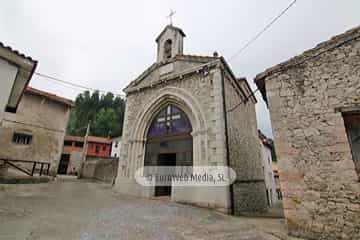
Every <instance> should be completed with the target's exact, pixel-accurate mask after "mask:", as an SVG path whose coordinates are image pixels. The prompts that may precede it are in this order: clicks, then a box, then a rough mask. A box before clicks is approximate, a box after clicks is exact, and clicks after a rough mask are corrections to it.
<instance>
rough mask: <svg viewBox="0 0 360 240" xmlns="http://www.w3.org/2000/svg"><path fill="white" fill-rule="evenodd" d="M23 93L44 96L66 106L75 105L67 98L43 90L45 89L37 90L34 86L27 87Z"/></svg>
mask: <svg viewBox="0 0 360 240" xmlns="http://www.w3.org/2000/svg"><path fill="white" fill-rule="evenodd" d="M25 93H29V94H33V95H38V96H42V97H46V98H47V99H50V100H52V101H55V102H58V103H61V104H64V105H65V106H68V107H74V106H75V105H74V102H73V101H71V100H69V99H66V98H63V97H59V96H57V95H55V94H52V93H49V92H45V91H42V90H39V89H35V88H32V87H27V88H26V91H25Z"/></svg>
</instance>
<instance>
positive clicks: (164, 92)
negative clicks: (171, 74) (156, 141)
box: [131, 87, 207, 140]
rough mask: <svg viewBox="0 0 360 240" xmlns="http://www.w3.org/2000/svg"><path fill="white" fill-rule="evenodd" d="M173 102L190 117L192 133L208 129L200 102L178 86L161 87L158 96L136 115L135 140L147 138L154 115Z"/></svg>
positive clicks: (133, 137)
mask: <svg viewBox="0 0 360 240" xmlns="http://www.w3.org/2000/svg"><path fill="white" fill-rule="evenodd" d="M168 104H172V105H174V106H176V107H178V108H180V109H181V110H182V111H183V112H184V113H185V114H186V115H187V117H188V118H189V121H190V123H191V125H192V128H193V132H192V134H197V133H199V132H202V131H204V130H206V129H207V128H206V126H205V121H204V119H205V117H204V114H203V112H202V110H201V107H200V104H199V103H198V102H197V100H196V99H195V98H194V97H192V96H191V94H190V93H189V92H187V91H186V90H184V89H181V88H176V87H166V88H164V89H161V90H160V91H159V93H158V94H157V97H156V98H155V99H153V100H152V101H150V102H149V103H148V104H146V105H145V106H144V107H143V108H142V109H141V110H140V111H139V114H138V115H137V117H136V119H137V120H136V123H135V125H134V128H133V129H134V131H133V134H132V135H131V136H132V139H133V140H146V133H147V132H148V128H149V127H150V124H151V122H152V120H153V119H154V117H155V116H156V115H157V114H158V113H159V111H160V110H161V109H163V108H164V107H165V106H166V105H168Z"/></svg>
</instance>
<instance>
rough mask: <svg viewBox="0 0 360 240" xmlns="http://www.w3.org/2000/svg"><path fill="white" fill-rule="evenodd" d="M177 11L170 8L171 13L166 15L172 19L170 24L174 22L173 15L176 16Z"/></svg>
mask: <svg viewBox="0 0 360 240" xmlns="http://www.w3.org/2000/svg"><path fill="white" fill-rule="evenodd" d="M175 13H176V11H173V10H171V9H170V14H169V15H167V16H166V17H167V18H169V20H170V25H172V24H173V21H172V17H173V16H174V14H175Z"/></svg>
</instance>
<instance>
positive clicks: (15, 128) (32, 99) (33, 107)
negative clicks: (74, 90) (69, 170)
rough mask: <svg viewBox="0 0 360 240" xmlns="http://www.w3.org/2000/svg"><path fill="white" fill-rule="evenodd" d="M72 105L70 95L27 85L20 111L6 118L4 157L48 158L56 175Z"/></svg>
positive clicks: (0, 146)
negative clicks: (61, 94)
mask: <svg viewBox="0 0 360 240" xmlns="http://www.w3.org/2000/svg"><path fill="white" fill-rule="evenodd" d="M72 107H73V102H72V101H70V100H68V99H65V98H62V97H59V96H56V95H54V94H51V93H48V92H44V91H41V90H38V89H34V88H31V87H27V88H26V90H25V92H24V95H23V97H22V99H21V101H20V103H19V106H18V108H17V111H16V113H5V115H4V118H3V120H2V123H1V126H0V135H1V138H0V156H1V158H5V159H10V160H26V161H39V162H47V163H50V169H49V170H50V175H53V176H55V175H56V172H57V168H58V165H59V161H60V156H61V152H62V147H63V142H64V136H65V130H66V126H67V122H68V119H69V114H70V109H71V108H72ZM22 165H24V164H22ZM23 167H27V168H31V166H30V165H29V166H23Z"/></svg>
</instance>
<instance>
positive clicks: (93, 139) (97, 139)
mask: <svg viewBox="0 0 360 240" xmlns="http://www.w3.org/2000/svg"><path fill="white" fill-rule="evenodd" d="M88 142H94V143H106V144H111V143H112V141H111V138H104V137H94V136H89V137H88Z"/></svg>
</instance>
